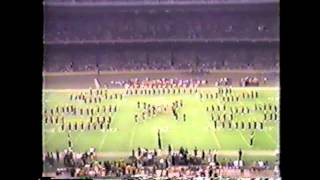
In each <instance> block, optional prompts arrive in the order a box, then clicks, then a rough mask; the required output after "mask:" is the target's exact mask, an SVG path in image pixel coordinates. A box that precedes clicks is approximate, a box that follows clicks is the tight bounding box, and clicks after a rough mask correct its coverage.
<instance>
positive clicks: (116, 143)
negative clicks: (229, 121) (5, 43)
mask: <svg viewBox="0 0 320 180" xmlns="http://www.w3.org/2000/svg"><path fill="white" fill-rule="evenodd" d="M253 89H255V90H257V91H258V92H259V98H258V99H250V100H241V102H230V103H226V106H227V109H228V107H230V106H241V105H245V106H248V107H250V108H253V107H254V105H255V104H262V103H272V104H277V105H278V103H279V89H278V88H265V89H263V88H238V89H234V90H233V92H234V93H235V94H241V93H242V92H243V91H248V92H249V91H251V90H253ZM70 91H71V90H70ZM108 91H109V92H111V93H115V92H124V90H122V89H109V90H108ZM201 91H202V92H213V93H214V92H216V91H217V88H202V89H201ZM69 95H70V92H68V91H67V90H64V91H59V90H51V91H46V90H45V91H44V92H43V108H47V109H48V108H54V107H55V106H56V105H58V104H59V105H61V104H70V105H71V104H76V105H77V106H78V107H80V106H83V107H86V106H88V105H86V104H82V103H77V102H71V101H69ZM180 99H182V100H183V103H184V106H183V107H182V108H181V109H179V110H178V112H179V114H182V113H185V114H186V116H187V120H186V122H183V121H182V118H180V120H179V121H176V120H174V116H173V115H172V114H171V113H167V114H161V115H159V116H156V117H154V118H150V119H147V120H145V121H144V122H141V123H135V122H134V114H135V113H137V112H139V111H140V110H138V108H137V101H140V102H147V103H150V104H153V105H161V104H163V105H165V104H171V103H172V102H173V101H175V100H180ZM221 103H222V102H221V101H220V100H219V99H218V100H217V99H213V100H202V101H201V100H200V98H199V95H198V94H191V95H189V94H184V95H154V96H128V97H124V98H123V99H122V100H103V102H102V104H106V105H108V104H112V105H115V104H116V105H117V107H118V111H117V112H116V113H115V114H113V117H112V118H113V120H112V123H111V128H112V129H117V130H115V131H110V132H105V131H101V130H95V131H93V130H92V131H84V132H81V131H78V132H71V139H72V141H73V145H74V150H75V151H86V150H88V149H89V148H90V147H96V148H97V151H98V152H106V153H108V152H109V153H110V152H123V153H124V154H125V153H127V154H128V155H130V152H131V150H132V149H136V148H137V147H144V148H148V149H154V148H157V147H158V145H157V130H158V129H159V128H160V129H161V138H162V146H163V147H164V148H165V149H167V146H168V144H170V145H171V146H172V147H173V148H174V149H178V148H179V147H180V146H183V147H187V148H188V149H189V151H190V152H191V149H193V148H194V147H195V146H196V147H197V148H198V149H199V150H202V149H204V150H208V149H217V150H220V151H233V150H238V149H239V148H242V149H243V150H250V151H269V150H270V151H271V150H276V149H278V148H279V147H278V144H279V142H278V135H279V133H278V129H279V122H278V121H267V122H266V125H265V129H264V130H263V131H259V130H257V131H256V138H255V142H254V146H253V147H250V146H249V137H250V133H251V132H252V130H236V129H222V128H218V129H214V128H213V121H211V113H208V112H207V111H206V106H211V105H212V104H221ZM253 120H256V121H263V113H262V112H253V113H252V114H250V115H242V116H241V115H236V116H235V121H253ZM65 121H67V122H68V121H87V117H81V116H77V117H67V118H65ZM59 127H60V126H56V125H50V124H44V123H43V150H44V151H55V150H60V151H62V150H63V149H65V148H66V147H67V133H66V132H61V131H60V130H59V129H60V128H59Z"/></svg>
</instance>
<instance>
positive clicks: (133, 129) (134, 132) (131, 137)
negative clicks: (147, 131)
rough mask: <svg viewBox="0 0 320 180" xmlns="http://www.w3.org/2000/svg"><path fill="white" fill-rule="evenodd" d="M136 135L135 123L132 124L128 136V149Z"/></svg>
mask: <svg viewBox="0 0 320 180" xmlns="http://www.w3.org/2000/svg"><path fill="white" fill-rule="evenodd" d="M135 135H136V124H134V125H133V128H132V132H131V136H130V141H129V149H131V147H132V144H133V140H134V136H135Z"/></svg>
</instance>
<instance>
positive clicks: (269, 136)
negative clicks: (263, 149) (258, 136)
mask: <svg viewBox="0 0 320 180" xmlns="http://www.w3.org/2000/svg"><path fill="white" fill-rule="evenodd" d="M263 132H264V133H265V134H266V135H267V137H268V138H269V139H270V140H271V142H272V143H273V144H275V145H278V143H277V142H276V141H275V140H274V139H273V138H272V136H271V135H270V134H269V133H268V132H266V131H263Z"/></svg>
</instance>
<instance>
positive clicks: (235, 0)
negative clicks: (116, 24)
mask: <svg viewBox="0 0 320 180" xmlns="http://www.w3.org/2000/svg"><path fill="white" fill-rule="evenodd" d="M279 2H280V0H228V1H208V0H203V1H197V2H194V1H190V2H130V1H129V2H128V1H126V2H125V1H123V2H116V3H115V2H90V3H89V2H45V1H43V5H44V6H52V7H60V6H61V7H96V6H99V7H103V6H107V7H121V6H124V7H135V6H149V7H154V6H164V7H165V6H193V5H203V6H208V5H213V6H214V5H242V4H244V5H248V4H279Z"/></svg>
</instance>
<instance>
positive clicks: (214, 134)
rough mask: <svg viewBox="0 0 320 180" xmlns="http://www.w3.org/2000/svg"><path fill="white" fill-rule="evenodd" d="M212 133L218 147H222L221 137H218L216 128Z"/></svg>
mask: <svg viewBox="0 0 320 180" xmlns="http://www.w3.org/2000/svg"><path fill="white" fill-rule="evenodd" d="M212 134H213V137H214V139H215V141H216V142H217V145H218V148H219V149H221V144H220V141H219V139H218V137H217V135H216V130H214V131H213V132H212Z"/></svg>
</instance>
